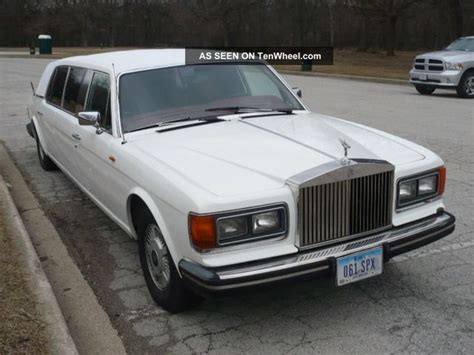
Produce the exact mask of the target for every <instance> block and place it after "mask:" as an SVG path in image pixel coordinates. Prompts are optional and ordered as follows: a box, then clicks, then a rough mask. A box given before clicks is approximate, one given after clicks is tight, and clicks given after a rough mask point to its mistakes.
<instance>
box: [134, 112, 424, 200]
mask: <svg viewBox="0 0 474 355" xmlns="http://www.w3.org/2000/svg"><path fill="white" fill-rule="evenodd" d="M233 117H235V116H233ZM340 140H345V141H346V142H347V143H348V144H349V145H350V146H351V148H350V149H349V152H348V156H349V158H362V159H380V160H386V161H388V162H390V163H391V164H393V165H399V164H405V163H410V162H413V161H417V160H421V159H423V158H424V156H423V155H422V154H421V153H419V152H417V151H415V150H414V149H413V148H412V147H411V145H409V143H408V142H405V141H404V140H401V139H397V138H395V137H393V136H391V135H388V134H385V133H383V132H380V131H377V130H373V129H370V128H367V127H364V126H361V125H356V124H352V123H350V122H347V121H343V120H339V119H335V118H332V117H328V116H324V115H319V114H313V113H303V114H294V115H286V114H285V115H270V116H269V115H265V116H258V117H251V118H248V117H247V118H244V119H240V117H239V118H238V119H230V120H228V121H222V122H218V123H211V124H204V125H200V126H194V127H186V128H181V129H177V130H172V131H165V132H161V133H155V132H148V133H146V134H142V135H138V136H134V139H133V141H131V142H130V146H134V149H137V150H138V151H139V152H138V153H140V154H137V158H138V157H142V159H148V160H149V161H150V165H152V166H153V165H156V164H155V163H158V162H159V163H161V164H165V165H166V166H167V167H169V168H171V169H173V171H174V172H175V173H178V174H179V175H181V176H182V177H183V178H185V179H186V180H187V181H192V182H193V183H194V184H196V185H198V186H199V187H201V188H203V189H206V190H207V191H209V192H212V193H214V194H216V195H229V194H242V193H251V192H253V191H257V190H265V189H272V188H281V187H282V186H283V185H284V184H285V183H286V181H287V180H288V178H290V177H292V176H293V175H296V174H298V173H301V172H303V171H305V170H308V169H311V168H314V167H316V166H319V165H321V164H324V163H327V162H330V161H333V160H338V159H341V158H342V157H343V156H344V149H343V147H342V145H341V142H340Z"/></svg>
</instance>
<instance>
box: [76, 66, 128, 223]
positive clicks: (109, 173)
mask: <svg viewBox="0 0 474 355" xmlns="http://www.w3.org/2000/svg"><path fill="white" fill-rule="evenodd" d="M84 110H85V111H94V112H99V113H100V117H101V119H100V122H99V127H98V128H97V127H94V126H77V127H76V131H75V132H76V133H77V135H78V136H80V142H79V143H78V145H77V148H76V152H77V154H76V155H77V165H78V167H80V170H81V176H82V179H83V180H84V187H85V188H86V189H87V190H88V191H89V193H90V194H91V195H92V197H93V198H94V199H96V202H99V203H100V204H101V205H102V207H103V208H105V209H106V210H108V211H109V212H110V213H111V214H112V215H115V216H118V214H119V213H120V212H119V211H120V209H121V208H123V203H124V202H123V193H124V191H125V190H126V187H125V184H124V182H125V180H126V179H123V177H122V176H121V175H120V172H119V171H118V170H117V169H116V166H115V159H116V155H115V154H114V152H115V151H116V150H117V149H120V145H121V140H120V139H117V138H116V137H114V136H113V134H112V119H111V117H112V112H111V102H110V77H109V75H108V74H106V73H103V72H98V71H94V72H93V73H92V77H91V83H90V86H89V90H88V95H87V100H86V103H85V107H84ZM119 196H120V198H119Z"/></svg>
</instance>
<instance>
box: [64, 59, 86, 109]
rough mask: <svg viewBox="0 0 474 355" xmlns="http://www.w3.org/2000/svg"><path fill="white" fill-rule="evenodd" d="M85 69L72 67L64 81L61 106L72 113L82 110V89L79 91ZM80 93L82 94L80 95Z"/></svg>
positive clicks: (83, 95)
mask: <svg viewBox="0 0 474 355" xmlns="http://www.w3.org/2000/svg"><path fill="white" fill-rule="evenodd" d="M85 74H86V69H83V68H75V67H72V68H71V69H70V71H69V76H68V79H67V83H66V91H65V92H64V100H63V108H64V109H65V110H67V111H69V112H72V113H74V114H76V113H78V112H81V111H83V109H84V102H85V93H84V90H82V92H81V87H82V81H83V80H84V76H85ZM81 94H82V95H81Z"/></svg>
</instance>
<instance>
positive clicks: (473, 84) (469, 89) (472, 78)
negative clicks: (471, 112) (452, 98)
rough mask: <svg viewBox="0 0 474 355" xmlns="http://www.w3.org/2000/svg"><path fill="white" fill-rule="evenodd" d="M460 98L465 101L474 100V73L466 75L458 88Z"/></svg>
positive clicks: (470, 72)
mask: <svg viewBox="0 0 474 355" xmlns="http://www.w3.org/2000/svg"><path fill="white" fill-rule="evenodd" d="M456 91H457V92H458V96H459V97H462V98H464V99H472V98H474V71H469V72H466V73H464V75H463V76H462V77H461V80H460V81H459V85H458V87H457V88H456Z"/></svg>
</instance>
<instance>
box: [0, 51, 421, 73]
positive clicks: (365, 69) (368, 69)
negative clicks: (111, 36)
mask: <svg viewBox="0 0 474 355" xmlns="http://www.w3.org/2000/svg"><path fill="white" fill-rule="evenodd" d="M127 49H134V48H131V47H127V48H124V47H121V48H119V47H116V48H99V47H87V48H84V47H55V48H53V54H52V55H36V56H35V57H34V58H64V57H70V56H75V55H85V54H95V53H105V52H111V51H117V50H127ZM1 52H4V53H5V52H6V53H5V54H4V55H2V54H1ZM13 52H16V53H17V54H12V53H13ZM7 53H8V54H7ZM18 53H20V54H18ZM21 53H23V54H21ZM28 53H29V52H28V49H27V48H0V58H1V57H11V56H14V57H18V56H20V57H23V58H28V57H30V56H29V55H28ZM416 54H418V53H417V52H397V54H396V56H392V57H388V56H386V55H385V54H384V53H383V52H358V51H356V50H354V49H342V50H335V51H334V65H321V66H313V72H315V73H327V74H346V75H357V76H369V77H379V78H389V79H402V80H406V79H407V78H408V72H409V71H410V69H411V67H412V63H413V59H414V57H415V55H416ZM275 67H276V68H277V69H280V70H291V71H300V70H301V66H300V65H276V66H275Z"/></svg>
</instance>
